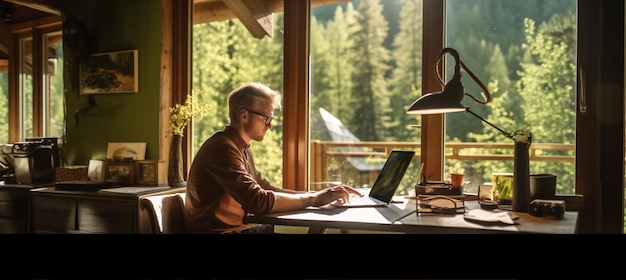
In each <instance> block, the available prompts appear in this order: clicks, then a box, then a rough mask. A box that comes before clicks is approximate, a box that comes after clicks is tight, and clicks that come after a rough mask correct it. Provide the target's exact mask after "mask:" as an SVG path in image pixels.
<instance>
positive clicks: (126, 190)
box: [99, 186, 170, 194]
mask: <svg viewBox="0 0 626 280" xmlns="http://www.w3.org/2000/svg"><path fill="white" fill-rule="evenodd" d="M169 189H170V187H169V186H158V187H117V188H108V189H101V190H100V191H99V192H106V193H127V194H146V193H153V192H156V191H162V190H169Z"/></svg>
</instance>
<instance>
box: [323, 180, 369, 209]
mask: <svg viewBox="0 0 626 280" xmlns="http://www.w3.org/2000/svg"><path fill="white" fill-rule="evenodd" d="M351 195H356V196H359V197H362V196H363V194H361V193H360V192H359V191H357V190H355V189H353V188H352V187H350V186H346V185H337V186H333V187H330V188H327V189H323V190H321V191H318V192H316V193H315V195H314V202H313V205H312V206H322V205H326V204H329V203H331V202H333V201H338V202H340V203H347V202H348V201H350V196H351Z"/></svg>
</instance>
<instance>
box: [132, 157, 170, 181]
mask: <svg viewBox="0 0 626 280" xmlns="http://www.w3.org/2000/svg"><path fill="white" fill-rule="evenodd" d="M135 170H136V171H137V172H135V174H136V176H137V177H136V178H135V184H137V185H153V186H154V185H166V184H167V164H166V162H165V161H164V160H138V161H135Z"/></svg>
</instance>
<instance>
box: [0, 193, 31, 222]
mask: <svg viewBox="0 0 626 280" xmlns="http://www.w3.org/2000/svg"><path fill="white" fill-rule="evenodd" d="M27 216H28V192H26V191H17V190H3V191H0V217H11V218H23V219H26V217H27Z"/></svg>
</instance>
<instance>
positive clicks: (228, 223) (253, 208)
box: [185, 126, 276, 233]
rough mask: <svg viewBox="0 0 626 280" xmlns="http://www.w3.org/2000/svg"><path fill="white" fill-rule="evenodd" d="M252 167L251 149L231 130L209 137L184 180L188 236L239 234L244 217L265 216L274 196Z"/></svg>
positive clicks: (228, 128)
mask: <svg viewBox="0 0 626 280" xmlns="http://www.w3.org/2000/svg"><path fill="white" fill-rule="evenodd" d="M266 188H267V189H269V188H270V183H269V182H268V181H266V180H265V179H263V178H262V177H261V173H260V172H259V171H257V170H256V168H255V167H254V159H253V157H252V151H251V150H250V145H248V144H246V143H245V142H244V141H243V139H241V137H240V136H239V134H238V133H237V131H236V130H235V129H234V128H233V127H230V126H226V127H225V128H224V130H222V131H218V132H216V133H215V134H213V135H212V136H211V137H209V138H208V139H207V140H206V141H205V142H204V144H203V145H202V147H200V150H198V153H197V154H196V156H195V158H194V159H193V163H192V165H191V168H190V170H189V176H188V178H187V195H186V201H185V216H186V220H187V229H188V232H190V233H221V232H225V231H238V230H242V229H246V228H249V227H252V226H255V225H247V224H244V223H243V221H244V218H245V216H246V215H247V213H254V214H256V213H267V212H269V211H270V210H271V209H272V207H273V206H274V201H275V200H276V196H275V195H274V193H273V192H272V191H269V190H266Z"/></svg>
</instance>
